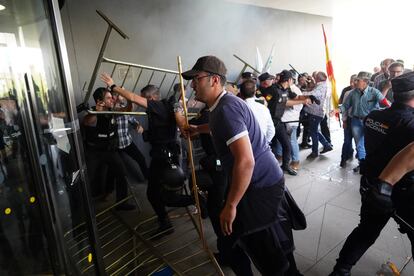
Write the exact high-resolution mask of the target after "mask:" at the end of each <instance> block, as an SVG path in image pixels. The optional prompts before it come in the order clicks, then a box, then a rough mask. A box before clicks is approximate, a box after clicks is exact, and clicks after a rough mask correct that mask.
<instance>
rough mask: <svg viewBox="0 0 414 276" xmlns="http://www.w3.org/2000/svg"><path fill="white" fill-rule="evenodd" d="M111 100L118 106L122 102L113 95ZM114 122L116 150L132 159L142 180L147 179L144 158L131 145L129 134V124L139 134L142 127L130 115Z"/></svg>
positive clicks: (133, 145) (134, 146) (118, 118)
mask: <svg viewBox="0 0 414 276" xmlns="http://www.w3.org/2000/svg"><path fill="white" fill-rule="evenodd" d="M113 98H114V100H115V103H116V104H119V103H120V102H121V100H122V98H121V96H118V95H115V94H114V95H113ZM116 122H117V125H118V150H119V151H121V152H125V153H126V154H128V155H129V156H130V157H131V158H132V159H134V160H135V161H136V162H137V163H138V165H139V167H140V169H141V172H142V174H143V176H144V178H145V179H148V167H147V163H146V162H145V157H144V155H143V154H142V153H141V151H140V150H139V149H138V147H137V146H136V145H135V144H134V143H133V141H132V136H131V134H130V133H129V124H131V125H132V126H133V127H134V129H136V130H137V131H138V132H139V133H142V131H143V128H142V126H141V125H140V124H139V122H138V121H137V120H136V119H135V117H132V116H130V115H120V116H117V117H116Z"/></svg>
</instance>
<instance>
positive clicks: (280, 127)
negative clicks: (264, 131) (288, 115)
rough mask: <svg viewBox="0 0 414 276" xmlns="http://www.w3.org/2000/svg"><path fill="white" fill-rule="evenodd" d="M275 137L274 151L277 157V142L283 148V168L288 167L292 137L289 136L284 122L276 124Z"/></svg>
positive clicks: (273, 141) (273, 142)
mask: <svg viewBox="0 0 414 276" xmlns="http://www.w3.org/2000/svg"><path fill="white" fill-rule="evenodd" d="M275 130H276V133H275V137H273V139H272V151H273V153H274V154H275V156H276V145H277V143H276V141H279V143H280V144H281V146H282V160H283V161H282V162H283V163H282V167H288V166H289V162H290V159H291V151H292V148H291V145H290V136H289V135H288V134H287V131H286V126H285V124H284V123H282V122H278V123H275Z"/></svg>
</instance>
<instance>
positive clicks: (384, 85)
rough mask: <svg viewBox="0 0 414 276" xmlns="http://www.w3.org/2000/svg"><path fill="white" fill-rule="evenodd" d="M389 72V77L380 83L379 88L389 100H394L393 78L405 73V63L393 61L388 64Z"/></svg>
mask: <svg viewBox="0 0 414 276" xmlns="http://www.w3.org/2000/svg"><path fill="white" fill-rule="evenodd" d="M388 73H389V77H388V79H386V80H383V81H381V82H380V83H379V85H378V90H379V91H381V93H382V95H384V96H385V97H386V98H387V100H388V101H390V102H393V101H394V98H393V95H394V93H393V91H392V85H391V80H392V79H393V78H395V77H398V76H401V75H402V74H403V73H404V63H401V62H398V61H396V62H393V63H391V64H390V66H388Z"/></svg>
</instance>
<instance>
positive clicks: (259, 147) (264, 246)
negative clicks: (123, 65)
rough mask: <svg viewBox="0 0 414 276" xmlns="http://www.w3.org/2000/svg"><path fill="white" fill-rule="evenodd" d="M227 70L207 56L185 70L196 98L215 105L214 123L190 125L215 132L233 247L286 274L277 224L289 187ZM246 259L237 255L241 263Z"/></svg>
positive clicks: (267, 271) (225, 225)
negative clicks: (228, 86) (228, 85)
mask: <svg viewBox="0 0 414 276" xmlns="http://www.w3.org/2000/svg"><path fill="white" fill-rule="evenodd" d="M226 72H227V69H226V67H225V65H224V63H223V62H222V61H221V60H220V59H218V58H217V57H214V56H205V57H201V58H199V59H198V60H197V62H196V64H195V65H194V66H193V68H192V69H191V70H189V71H187V72H184V73H183V77H184V79H187V80H192V83H191V86H192V88H193V89H194V90H195V97H196V99H197V100H199V101H201V102H204V103H206V104H207V106H208V107H209V109H210V120H209V124H208V125H201V126H191V128H190V130H192V131H195V132H199V133H201V132H204V133H208V132H211V134H212V138H213V143H214V145H215V148H216V150H217V154H218V156H219V157H220V160H221V162H222V166H223V169H224V170H225V171H227V173H228V175H229V178H230V184H229V190H228V193H227V198H226V202H225V203H224V206H223V209H222V211H221V214H220V225H221V229H222V231H223V233H224V234H225V235H226V236H228V239H229V241H230V243H231V245H230V248H232V247H233V245H237V244H240V245H241V247H242V248H243V249H244V250H245V251H246V253H247V254H248V255H249V256H250V258H251V260H252V261H253V263H254V264H255V266H256V267H257V268H258V270H259V271H260V273H262V274H263V275H283V272H284V271H285V270H286V269H287V268H288V266H289V262H288V260H287V258H286V256H285V254H284V252H283V250H282V248H281V245H280V240H279V236H278V235H277V232H276V231H277V230H276V228H275V227H276V225H277V220H278V210H279V206H280V202H281V198H282V195H283V192H284V177H283V173H282V171H281V169H280V168H279V166H278V165H277V160H276V158H275V157H274V155H273V154H272V152H271V150H270V148H269V146H268V144H267V142H266V139H265V136H264V135H263V133H262V131H261V130H260V127H259V124H258V122H257V120H256V119H255V117H254V115H253V112H252V111H251V110H250V109H249V108H248V106H247V105H246V103H245V102H244V101H243V100H242V99H240V98H238V97H235V96H234V95H232V94H230V93H227V92H226V91H225V90H224V87H223V86H224V84H225V82H226ZM253 206H254V207H253ZM244 261H245V259H244V260H243V259H239V260H238V263H237V260H236V265H243V262H244ZM232 268H233V267H232ZM236 273H237V272H236ZM238 275H239V274H238ZM240 275H242V274H240ZM243 275H246V272H244V273H243ZM248 275H252V273H251V271H250V272H249V273H248Z"/></svg>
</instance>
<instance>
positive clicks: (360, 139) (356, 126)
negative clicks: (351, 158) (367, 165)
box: [351, 118, 365, 160]
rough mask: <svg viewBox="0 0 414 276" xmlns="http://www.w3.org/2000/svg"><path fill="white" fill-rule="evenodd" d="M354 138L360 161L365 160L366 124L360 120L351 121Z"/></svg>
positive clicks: (353, 119)
mask: <svg viewBox="0 0 414 276" xmlns="http://www.w3.org/2000/svg"><path fill="white" fill-rule="evenodd" d="M351 128H352V136H354V139H355V144H356V149H357V155H358V160H362V159H365V145H364V122H363V120H361V119H358V118H352V120H351Z"/></svg>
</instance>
